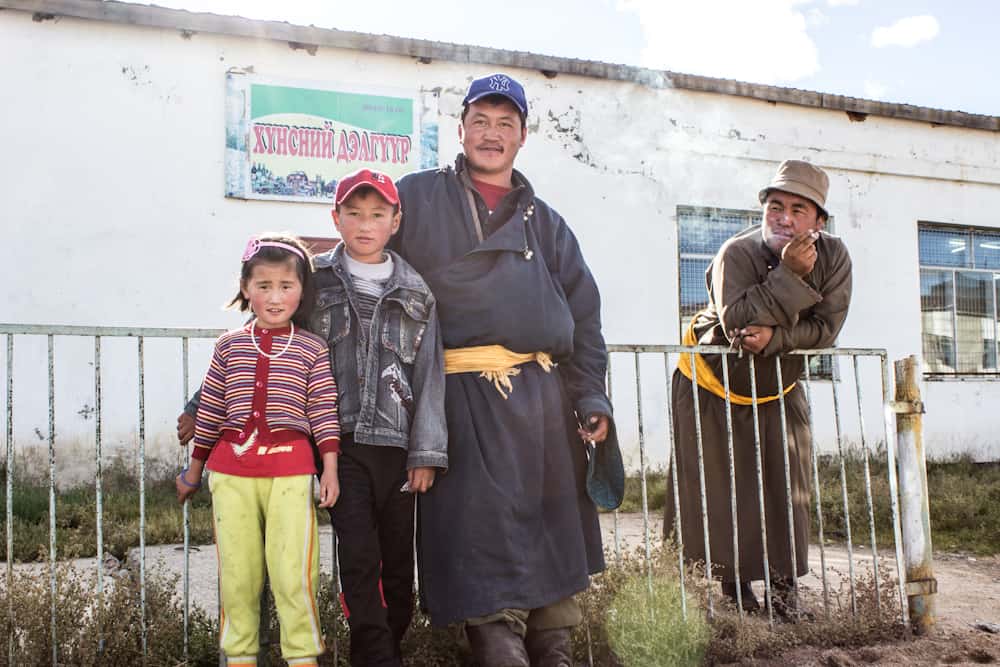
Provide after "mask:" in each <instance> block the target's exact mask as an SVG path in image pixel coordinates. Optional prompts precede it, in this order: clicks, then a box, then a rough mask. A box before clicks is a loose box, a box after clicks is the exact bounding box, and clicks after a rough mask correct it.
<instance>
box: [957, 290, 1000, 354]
mask: <svg viewBox="0 0 1000 667" xmlns="http://www.w3.org/2000/svg"><path fill="white" fill-rule="evenodd" d="M995 292H996V290H995V288H994V285H993V274H992V273H986V272H980V271H959V272H957V273H956V274H955V315H956V325H957V329H958V330H957V336H956V337H957V340H958V369H957V370H958V372H959V373H983V372H988V371H994V370H996V366H997V364H996V333H995V324H994V322H995V319H996V317H995V315H994V314H993V298H994V294H995Z"/></svg>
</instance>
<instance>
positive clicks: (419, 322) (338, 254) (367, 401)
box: [309, 244, 448, 469]
mask: <svg viewBox="0 0 1000 667" xmlns="http://www.w3.org/2000/svg"><path fill="white" fill-rule="evenodd" d="M386 252H389V253H390V254H391V255H392V261H393V272H392V276H391V277H390V278H389V281H388V282H387V284H386V290H385V293H384V294H383V295H382V297H381V299H379V301H378V304H377V305H376V306H375V312H374V314H373V315H372V322H371V328H370V329H369V331H364V330H362V328H361V327H360V326H359V322H360V318H359V317H358V308H357V295H356V292H355V291H354V284H353V281H352V279H351V274H350V272H349V271H348V270H347V266H346V263H345V262H344V259H343V256H344V246H343V244H341V245H338V246H337V247H336V248H334V249H333V250H331V251H329V252H326V253H324V254H322V255H318V256H316V257H315V258H314V259H313V265H314V266H315V268H316V273H315V274H314V285H315V288H316V308H315V310H314V311H313V316H312V320H311V322H310V327H309V328H310V329H311V330H312V331H313V332H314V333H316V334H318V335H319V336H321V337H323V338H324V339H325V340H326V341H327V343H328V344H329V345H330V360H331V362H332V365H333V372H334V375H335V376H336V380H337V391H338V393H339V396H340V404H339V412H340V428H341V430H342V431H344V432H350V431H353V432H354V440H355V442H358V443H363V444H368V445H388V446H393V447H401V448H403V449H406V450H408V451H409V456H408V458H407V464H406V465H407V468H415V467H419V466H432V467H436V468H445V469H446V468H447V467H448V427H447V425H446V422H445V413H444V386H445V382H444V353H443V351H442V345H441V335H440V328H439V325H438V317H437V306H436V302H435V299H434V295H433V294H431V291H430V288H428V287H427V284H426V283H425V282H424V280H423V279H422V278H421V277H420V275H419V274H418V273H417V272H416V271H415V270H414V269H413V267H411V266H410V265H409V264H407V263H406V261H405V260H403V258H401V257H400V256H399V255H397V254H396V253H394V252H392V251H390V250H387V251H386ZM372 334H374V335H372Z"/></svg>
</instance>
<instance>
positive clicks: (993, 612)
mask: <svg viewBox="0 0 1000 667" xmlns="http://www.w3.org/2000/svg"><path fill="white" fill-rule="evenodd" d="M655 519H656V517H650V525H649V530H650V534H651V535H653V536H658V534H659V530H660V526H659V523H658V522H656V521H655ZM601 523H602V526H603V528H604V533H605V545H606V547H607V548H608V549H610V550H612V552H613V550H614V545H615V540H614V517H613V516H611V515H603V516H602V517H601ZM618 531H619V533H618V534H619V538H618V544H619V548H621V549H631V548H634V547H636V546H640V545H642V544H643V537H642V536H643V520H642V514H627V515H624V514H623V515H619V517H618ZM653 543H654V544H655V538H654V542H653ZM853 551H854V566H855V573H856V576H859V575H860V574H861V573H862V571H864V570H867V571H871V569H872V555H871V548H868V547H862V546H855V547H854V550H853ZM825 557H826V565H827V572H828V576H827V585H828V587H829V589H830V590H836V589H838V588H839V586H840V583H841V581H842V580H843V579H846V578H847V576H848V574H847V573H848V571H849V568H848V562H849V561H848V557H847V549H846V547H845V546H843V545H829V546H827V547H826V549H825ZM820 562H821V561H820V549H819V546H818V545H815V544H814V545H812V546H811V547H810V549H809V563H810V569H811V572H810V574H809V575H808V576H806V577H804V578H802V579H800V580H799V584H800V586H802V587H803V588H805V589H807V590H808V591H809V593H810V596H811V597H812V598H813V599H818V600H821V599H822V591H823V583H822V579H821V577H820V572H821V571H822V570H821V567H820ZM879 567H880V568H888V569H889V572H891V573H892V574H893V576H895V573H896V562H895V552H894V551H892V550H891V549H888V548H886V550H885V551H880V552H879ZM934 576H935V577H936V578H937V581H938V593H937V595H936V596H935V599H934V604H935V605H936V609H935V611H936V619H937V623H936V625H935V627H934V630H933V631H932V632H931V633H930V635H929V636H926V637H916V638H911V639H907V640H904V641H900V642H897V643H893V644H883V645H879V646H872V647H865V648H860V649H850V650H841V649H815V648H800V649H795V650H793V651H789V652H788V653H786V654H784V655H782V656H781V657H780V658H777V659H772V660H758V661H755V662H754V663H753V664H754V665H761V666H763V667H793V666H795V667H800V666H801V667H849V666H853V665H980V664H1000V634H991V633H989V632H987V631H985V630H981V629H977V628H976V627H975V625H976V624H978V623H985V624H992V625H993V626H1000V554H997V555H994V556H989V557H973V556H968V555H963V554H952V553H936V554H935V555H934ZM756 589H757V593H758V597H761V596H762V587H761V586H759V585H757V586H756ZM892 593H893V594H895V595H898V592H896V591H892ZM887 594H889V592H887Z"/></svg>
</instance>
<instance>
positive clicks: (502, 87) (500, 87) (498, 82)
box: [490, 74, 510, 93]
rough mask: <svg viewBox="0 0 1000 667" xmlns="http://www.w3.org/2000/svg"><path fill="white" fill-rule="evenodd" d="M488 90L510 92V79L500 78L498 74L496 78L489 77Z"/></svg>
mask: <svg viewBox="0 0 1000 667" xmlns="http://www.w3.org/2000/svg"><path fill="white" fill-rule="evenodd" d="M490 88H492V89H493V90H496V91H499V92H501V93H508V92H510V79H508V78H507V77H505V76H500V75H499V74H498V75H497V76H494V77H490Z"/></svg>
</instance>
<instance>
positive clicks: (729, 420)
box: [608, 345, 909, 625]
mask: <svg viewBox="0 0 1000 667" xmlns="http://www.w3.org/2000/svg"><path fill="white" fill-rule="evenodd" d="M608 351H609V353H610V354H609V363H608V386H609V388H610V386H611V378H612V367H613V364H614V362H615V361H616V360H617V359H618V358H619V357H621V356H624V355H631V356H633V364H634V366H635V382H636V408H635V409H636V416H637V419H638V431H637V432H638V438H637V440H638V448H639V476H640V481H641V489H642V494H641V503H642V513H643V531H644V537H643V539H644V545H645V553H646V555H647V566H646V567H647V577H651V576H652V575H651V564H650V562H649V560H648V555H649V553H650V549H651V535H650V531H649V528H648V516H649V505H648V500H647V494H646V477H647V474H648V472H649V466H648V459H649V457H648V456H647V453H646V448H647V445H646V430H647V429H646V428H645V424H644V423H643V414H642V386H643V380H642V377H641V365H640V363H639V359H640V356H643V355H646V356H654V355H655V356H661V357H662V360H663V365H664V371H665V378H666V382H665V390H666V391H665V393H666V417H667V438H668V443H667V444H668V449H669V456H668V459H667V461H668V465H669V469H670V470H674V471H677V470H678V468H677V454H676V451H675V447H674V442H675V441H674V433H675V429H676V428H677V423H676V420H677V415H676V414H674V412H673V401H672V396H671V386H672V383H671V369H672V367H673V364H672V363H671V362H672V360H673V359H675V358H676V357H678V356H679V355H681V354H690V353H698V354H717V355H721V360H722V371H723V373H722V375H723V377H722V381H723V387H724V390H725V399H724V400H725V414H726V443H725V445H726V448H727V455H728V465H729V468H728V471H729V489H730V498H729V500H730V503H729V506H730V514H731V518H732V535H733V544H732V549H733V551H732V556H733V571H734V573H735V586H736V591H737V593H736V595H737V605H736V606H737V609H738V613H739V615H740V617H741V618H742V616H743V610H742V607H743V605H742V594H741V586H740V583H741V577H740V563H739V552H740V550H739V531H740V529H741V525H740V522H739V520H738V507H737V500H736V472H735V459H734V429H733V406H732V400H731V399H732V391H731V389H730V371H729V366H730V358H731V357H732V356H733V355H735V354H738V353H737V352H734V351H733V350H731V349H730V348H728V347H723V346H708V345H698V346H684V345H609V346H608ZM821 355H825V356H830V357H833V358H845V357H846V358H849V359H851V363H852V365H853V370H854V373H853V378H854V395H855V397H856V402H857V410H858V426H859V432H860V446H861V453H862V466H863V471H864V494H865V505H866V510H867V514H868V517H867V518H868V527H869V532H870V534H871V550H872V570H873V573H874V581H875V589H876V590H875V596H876V597H875V604H876V608H877V609H878V610H880V608H881V597H880V591H879V583H880V579H879V556H878V545H877V543H876V532H875V528H876V526H875V511H874V502H873V499H872V478H871V470H870V446H869V442H868V439H867V437H866V435H865V421H864V409H863V397H864V391H863V384H864V383H863V382H862V381H861V374H860V371H859V366H858V359H859V358H872V359H875V360H877V361H878V363H879V364H880V369H881V397H882V407H883V414H884V415H885V420H884V424H883V435H884V438H885V449H886V457H887V476H888V485H889V495H890V504H891V513H892V529H893V535H894V537H895V539H894V545H893V546H894V550H895V560H896V574H897V586H896V588H897V592H898V595H899V600H900V608H901V621H902V622H903V623H904V624H907V625H908V624H909V617H908V612H907V602H906V571H905V568H904V566H903V552H902V539H901V533H900V514H899V500H898V493H899V490H898V483H897V470H896V465H897V456H896V446H895V445H896V443H895V439H894V438H893V437H892V435H893V434H894V430H893V428H892V422H891V420H892V410H891V405H892V396H891V387H890V382H889V368H888V358H887V354H886V351H885V350H883V349H872V348H829V349H815V350H796V351H793V352H790V353H789V355H788V356H801V357H804V360H803V361H804V367H805V372H804V378H802V380H803V389H804V394H805V398H806V403H807V405H808V424H807V426H808V428H809V430H810V432H811V431H812V430H813V425H814V423H815V419H816V417H815V415H816V409H817V408H816V405H815V400H814V398H815V397H814V391H813V389H814V387H813V385H814V381H815V380H814V378H813V377H812V374H811V370H810V363H809V362H810V360H811V359H813V358H816V357H819V356H821ZM758 363H770V364H774V370H775V374H776V376H777V377H779V378H780V377H782V375H781V357H774V358H771V359H767V358H763V357H754V356H751V357H750V359H749V369H750V376H751V377H750V387H751V397H752V399H753V400H752V411H753V431H754V432H753V443H752V444H753V447H754V454H755V459H756V477H757V479H756V486H757V491H758V494H757V500H758V504H759V507H758V510H759V514H760V526H759V530H760V533H761V543H762V545H763V550H762V551H763V553H762V554H761V557H762V562H763V571H764V591H765V605H766V608H767V612H768V620H769V622H770V623H771V624H772V625H773V623H774V610H773V601H772V593H773V591H772V588H773V587H772V581H771V568H770V564H769V554H768V539H767V522H766V521H765V517H766V512H765V497H764V474H763V473H764V471H763V462H762V457H761V433H760V423H759V414H758V405H759V397H758V396H757V369H756V365H757V364H758ZM691 371H692V372H691V378H690V382H691V386H692V394H693V404H694V405H693V413H694V433H695V445H696V451H697V462H698V487H699V490H700V508H697V509H698V511H699V512H700V516H701V519H702V533H703V541H704V544H703V547H704V561H705V562H704V566H705V573H706V578H707V579H708V580H709V581H711V579H712V571H713V562H712V552H711V547H710V535H709V517H708V514H709V511H708V498H707V495H706V482H705V464H704V454H703V447H704V443H703V434H702V424H701V411H700V409H699V391H698V376H697V372H698V371H697V365H696V364H691ZM841 382H842V380H834V381H833V382H831V383H830V384H831V392H832V413H833V414H832V416H833V421H834V430H835V440H836V445H837V460H838V463H839V472H840V490H841V500H842V504H843V512H844V516H843V519H844V523H845V529H846V542H847V552H848V570H849V572H848V585H849V591H850V601H851V611H852V613H854V614H856V613H857V591H856V573H855V569H854V547H853V539H852V534H851V526H850V500H849V496H848V488H847V472H846V465H845V461H846V458H847V457H846V454H845V442H844V441H845V438H844V435H843V430H842V423H841V404H840V391H841V389H840V384H841ZM609 394H610V390H609ZM778 404H779V414H780V420H781V434H782V442H781V444H782V453H783V460H782V463H783V466H784V481H785V499H786V502H787V508H786V509H787V520H788V534H789V544H788V551H789V556H790V559H789V560H790V562H791V563H793V564H794V563H795V562H796V553H795V550H796V545H795V525H794V512H793V498H792V489H791V475H790V461H789V443H788V421H787V415H786V409H785V397H784V394H783V393H782V392H780V391H779V392H778ZM618 414H619V415H621V412H619V413H618ZM619 418H620V417H619ZM619 432H621V430H619ZM717 444H719V445H721V444H722V443H717ZM741 444H743V445H747V446H749V443H741ZM810 449H811V459H812V460H811V462H810V463H811V472H812V487H813V500H814V503H815V511H816V518H817V528H818V530H819V543H818V547H819V552H820V563H821V567H820V576H821V579H822V587H823V606H824V611H825V613H826V615H827V616H829V614H830V595H831V593H830V585H829V581H828V568H827V562H826V560H827V559H826V540H825V535H824V525H823V512H822V497H821V486H820V477H819V465H818V458H817V447H816V446H815V443H814V446H812V447H811V448H810ZM678 476H679V475H677V474H674V475H671V476H670V477H671V478H672V486H671V488H669V489H667V492H668V493H672V494H673V500H674V503H673V504H674V508H675V516H674V517H673V520H674V539H675V540H676V546H677V551H678V574H679V582H680V588H681V591H682V595H681V601H682V614H683V615H684V616H685V617H686V614H687V609H686V593H685V592H684V591H685V556H684V554H685V545H684V541H683V531H682V529H681V496H680V492H679V488H678ZM616 515H617V512H616ZM742 528H744V529H746V528H747V527H746V526H742ZM614 533H615V536H614V543H615V554H616V557H617V556H618V555H619V554H620V547H619V537H618V521H617V516H616V520H615V522H614ZM796 570H797V568H796V567H794V565H793V567H792V574H791V585H792V589H793V591H795V592H796V593H797V592H798V585H799V584H798V576H797V575H796ZM706 606H707V610H708V614H709V616H712V615H713V614H714V613H715V609H714V603H713V597H712V595H710V594H709V595H708V596H707V600H706Z"/></svg>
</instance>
